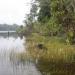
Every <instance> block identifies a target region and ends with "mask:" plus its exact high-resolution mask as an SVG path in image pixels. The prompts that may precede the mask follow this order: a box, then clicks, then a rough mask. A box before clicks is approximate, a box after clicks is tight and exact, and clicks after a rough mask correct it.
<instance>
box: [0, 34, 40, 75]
mask: <svg viewBox="0 0 75 75" xmlns="http://www.w3.org/2000/svg"><path fill="white" fill-rule="evenodd" d="M24 43H25V38H20V37H19V36H17V35H16V34H15V33H14V34H9V36H8V34H6V33H5V34H4V33H0V75H41V74H40V72H39V71H38V70H37V68H36V66H35V64H33V63H25V64H23V63H14V62H17V61H18V60H14V61H11V60H10V56H12V54H14V53H19V52H23V51H25V46H24Z"/></svg>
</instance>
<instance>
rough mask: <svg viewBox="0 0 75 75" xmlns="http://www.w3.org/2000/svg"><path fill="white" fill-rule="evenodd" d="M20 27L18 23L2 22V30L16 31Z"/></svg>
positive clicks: (0, 27)
mask: <svg viewBox="0 0 75 75" xmlns="http://www.w3.org/2000/svg"><path fill="white" fill-rule="evenodd" d="M18 28H19V26H18V25H17V24H13V25H8V24H0V31H16V30H17V29H18Z"/></svg>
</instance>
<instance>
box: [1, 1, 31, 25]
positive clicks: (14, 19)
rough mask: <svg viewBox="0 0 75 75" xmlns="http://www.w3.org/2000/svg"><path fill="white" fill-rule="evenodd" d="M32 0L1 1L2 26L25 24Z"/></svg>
mask: <svg viewBox="0 0 75 75" xmlns="http://www.w3.org/2000/svg"><path fill="white" fill-rule="evenodd" d="M30 1H31V0H0V24H4V23H6V24H14V23H16V24H19V25H20V24H23V20H24V17H25V14H28V13H29V10H30V4H29V3H30Z"/></svg>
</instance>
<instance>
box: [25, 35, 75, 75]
mask: <svg viewBox="0 0 75 75" xmlns="http://www.w3.org/2000/svg"><path fill="white" fill-rule="evenodd" d="M26 42H27V53H28V55H29V56H30V57H31V58H33V59H34V61H36V59H37V60H38V61H36V62H38V63H37V67H38V68H39V70H40V71H41V72H42V73H43V74H44V75H75V72H74V70H75V45H70V44H66V43H65V41H64V39H63V38H61V37H49V36H41V35H38V34H32V36H29V37H27V39H26ZM40 44H41V45H42V48H40V47H39V45H40Z"/></svg>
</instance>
